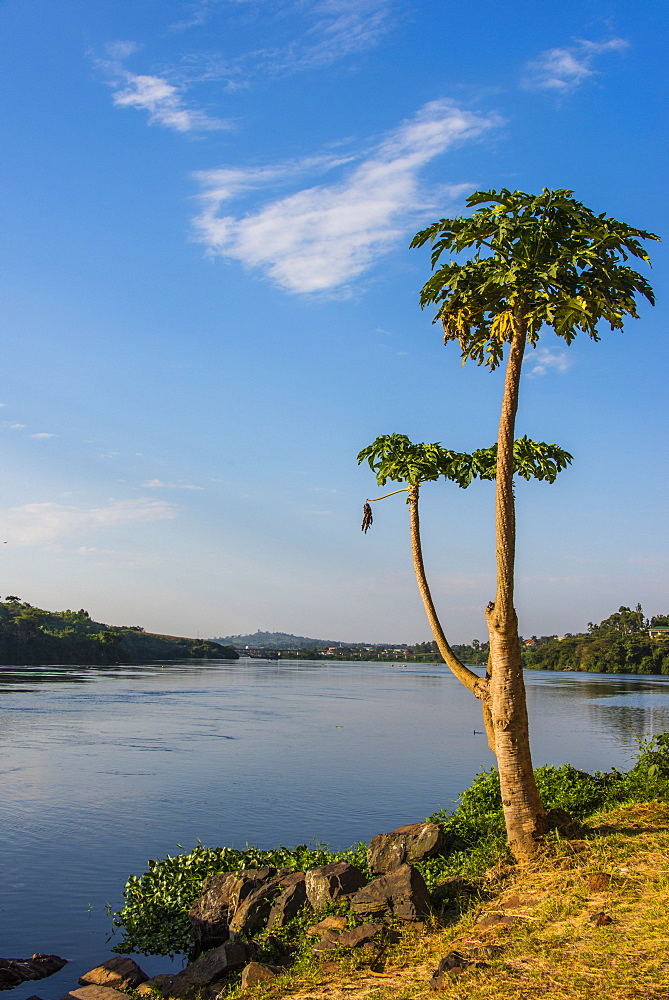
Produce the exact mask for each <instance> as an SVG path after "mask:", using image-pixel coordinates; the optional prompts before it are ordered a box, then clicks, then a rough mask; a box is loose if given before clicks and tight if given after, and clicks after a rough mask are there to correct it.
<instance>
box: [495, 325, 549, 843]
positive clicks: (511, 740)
mask: <svg viewBox="0 0 669 1000" xmlns="http://www.w3.org/2000/svg"><path fill="white" fill-rule="evenodd" d="M514 325H515V328H516V332H515V334H514V336H513V339H512V341H511V345H510V348H509V358H508V362H507V368H506V379H505V383H504V396H503V399H502V412H501V417H500V424H499V436H498V439H497V476H496V480H497V481H496V496H495V530H496V545H497V593H496V596H495V602H494V604H489V605H488V607H487V609H486V618H487V622H488V631H489V633H490V661H489V663H490V666H489V673H490V681H489V705H490V712H491V716H492V727H493V730H494V744H495V754H496V756H497V766H498V768H499V780H500V786H501V791H502V805H503V808H504V819H505V821H506V830H507V836H508V839H509V846H510V847H511V850H512V852H513V854H514V857H515V858H516V859H517V860H523V859H525V858H527V857H529V856H530V855H531V854H533V852H534V850H535V849H536V838H537V837H538V836H540V835H541V834H542V833H544V832H545V828H546V812H545V810H544V807H543V805H542V802H541V798H540V796H539V792H538V789H537V786H536V782H535V780H534V772H533V770H532V758H531V755H530V738H529V729H528V722H527V705H526V699H525V682H524V679H523V665H522V659H521V653H520V640H519V638H518V619H517V616H516V611H515V608H514V606H513V593H514V560H515V549H516V511H515V500H514V494H513V470H514V457H513V444H514V433H515V423H516V411H517V409H518V391H519V386H520V374H521V369H522V363H523V354H524V351H525V342H526V338H527V324H526V321H525V319H524V317H523V316H522V314H520V313H517V314H516V315H515V316H514Z"/></svg>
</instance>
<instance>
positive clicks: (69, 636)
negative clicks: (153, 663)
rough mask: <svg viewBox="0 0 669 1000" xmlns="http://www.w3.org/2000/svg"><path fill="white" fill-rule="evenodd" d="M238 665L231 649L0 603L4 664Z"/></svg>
mask: <svg viewBox="0 0 669 1000" xmlns="http://www.w3.org/2000/svg"><path fill="white" fill-rule="evenodd" d="M200 658H202V659H205V658H206V659H228V660H236V659H237V653H236V651H235V650H234V649H233V648H232V647H231V646H222V645H220V643H217V642H212V641H210V640H201V639H188V638H185V637H180V636H165V635H157V634H155V633H150V632H145V631H144V629H143V628H142V627H141V626H140V625H129V626H115V625H105V624H103V623H102V622H96V621H93V619H92V618H91V617H90V615H89V614H88V612H87V611H85V610H84V609H83V608H81V609H80V610H79V611H44V610H42V609H41V608H34V607H32V605H30V604H28V603H26V602H25V601H21V600H20V598H18V597H16V596H14V595H9V596H8V597H6V598H5V600H4V601H0V663H5V664H30V663H82V664H96V665H101V664H111V663H136V662H138V661H148V660H160V659H166V660H167V659H169V660H180V659H200Z"/></svg>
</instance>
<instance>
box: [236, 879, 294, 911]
mask: <svg viewBox="0 0 669 1000" xmlns="http://www.w3.org/2000/svg"><path fill="white" fill-rule="evenodd" d="M278 874H279V870H278V869H277V868H247V869H245V870H244V871H241V872H239V873H238V875H237V876H236V878H235V880H234V881H233V882H232V883H231V885H230V889H229V897H228V907H229V910H230V913H235V911H236V910H237V909H238V907H239V906H240V905H241V904H242V903H243V902H244V900H245V899H246V897H247V896H250V895H251V893H252V892H255V890H256V889H259V888H260V886H261V885H263V884H264V883H265V882H269V880H270V879H273V878H276V876H277V875H278ZM283 874H288V869H284V870H283Z"/></svg>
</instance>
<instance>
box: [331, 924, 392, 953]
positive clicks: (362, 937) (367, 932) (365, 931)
mask: <svg viewBox="0 0 669 1000" xmlns="http://www.w3.org/2000/svg"><path fill="white" fill-rule="evenodd" d="M381 930H382V925H381V924H360V926H359V927H354V928H353V929H352V930H350V931H344V932H343V933H342V934H340V935H339V947H340V948H359V947H360V945H362V944H367V942H368V941H371V940H372V938H373V937H376V935H377V934H378V933H379V932H380V931H381Z"/></svg>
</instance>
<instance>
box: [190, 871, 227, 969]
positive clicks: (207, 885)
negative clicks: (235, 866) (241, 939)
mask: <svg viewBox="0 0 669 1000" xmlns="http://www.w3.org/2000/svg"><path fill="white" fill-rule="evenodd" d="M236 881H237V876H236V875H235V874H234V873H233V872H221V873H220V874H218V875H212V876H211V877H210V878H206V879H205V880H204V882H203V883H202V895H201V896H200V898H199V899H198V900H197V901H196V902H195V904H194V905H193V906H192V907H191V908H190V910H189V913H188V919H189V920H190V922H191V926H192V928H193V933H194V935H195V941H196V944H197V950H198V952H202V951H207V950H208V949H209V948H215V947H216V946H217V945H219V944H223V942H224V941H227V940H228V938H229V937H230V934H229V916H228V914H229V911H230V889H231V888H232V885H233V884H234V883H235V882H236Z"/></svg>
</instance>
